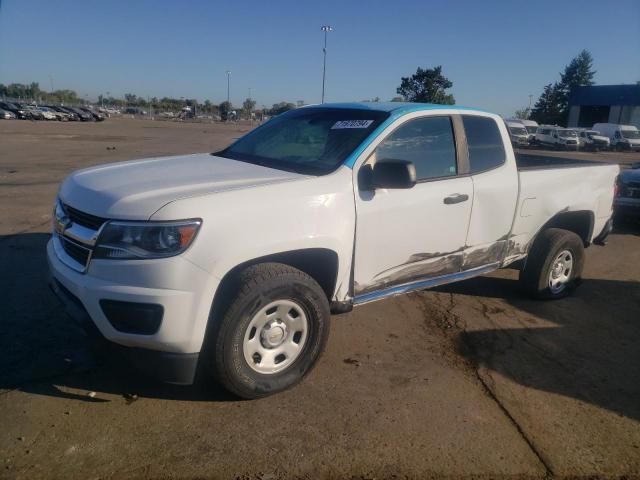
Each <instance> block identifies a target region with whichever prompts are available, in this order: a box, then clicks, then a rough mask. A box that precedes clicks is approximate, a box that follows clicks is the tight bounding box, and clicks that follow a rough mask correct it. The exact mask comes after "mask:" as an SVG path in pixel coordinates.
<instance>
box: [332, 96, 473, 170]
mask: <svg viewBox="0 0 640 480" xmlns="http://www.w3.org/2000/svg"><path fill="white" fill-rule="evenodd" d="M325 105H331V104H325ZM373 105H375V104H373ZM396 105H399V106H398V107H397V108H395V109H393V110H391V115H389V118H387V119H386V120H385V121H384V122H382V123H381V124H380V125H379V126H378V128H376V129H375V130H374V131H373V132H371V134H370V135H369V136H368V137H367V138H365V139H364V141H363V142H362V143H361V144H360V145H359V146H358V148H356V149H355V150H354V151H353V152H352V153H351V155H349V156H348V157H347V158H346V160H345V161H344V163H343V165H345V166H346V167H349V168H353V166H354V165H355V163H356V160H358V157H359V156H360V155H362V152H364V151H365V150H366V148H367V147H368V146H369V145H371V143H372V142H373V141H374V140H375V139H376V138H378V136H379V135H380V134H381V133H382V132H383V131H384V130H385V129H386V128H387V127H388V126H389V125H391V124H392V123H393V122H395V121H396V120H397V119H398V118H400V117H402V116H404V115H406V114H408V113H412V112H421V111H430V110H473V111H476V112H484V110H480V109H477V108H471V107H461V106H459V105H429V104H420V103H408V104H407V103H400V104H396Z"/></svg>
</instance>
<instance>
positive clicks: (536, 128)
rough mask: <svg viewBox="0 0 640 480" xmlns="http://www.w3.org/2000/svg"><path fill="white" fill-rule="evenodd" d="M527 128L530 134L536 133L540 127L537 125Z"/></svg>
mask: <svg viewBox="0 0 640 480" xmlns="http://www.w3.org/2000/svg"><path fill="white" fill-rule="evenodd" d="M525 128H526V129H527V132H529V133H536V131H537V130H538V127H537V126H536V125H528V126H527V127H525Z"/></svg>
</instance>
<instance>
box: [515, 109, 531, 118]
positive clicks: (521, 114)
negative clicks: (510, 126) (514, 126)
mask: <svg viewBox="0 0 640 480" xmlns="http://www.w3.org/2000/svg"><path fill="white" fill-rule="evenodd" d="M530 114H531V110H530V109H529V107H525V108H521V109H520V110H516V113H514V114H513V116H514V117H515V118H519V119H520V120H528V119H529V115H530Z"/></svg>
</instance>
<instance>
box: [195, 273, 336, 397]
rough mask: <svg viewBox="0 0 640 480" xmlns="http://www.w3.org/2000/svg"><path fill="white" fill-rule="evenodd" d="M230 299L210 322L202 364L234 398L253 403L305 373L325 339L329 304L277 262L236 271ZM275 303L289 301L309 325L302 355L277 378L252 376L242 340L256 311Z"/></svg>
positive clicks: (310, 283)
mask: <svg viewBox="0 0 640 480" xmlns="http://www.w3.org/2000/svg"><path fill="white" fill-rule="evenodd" d="M234 287H236V288H234V291H235V292H237V293H236V294H235V296H234V297H233V298H232V299H230V302H229V304H228V305H229V306H228V308H227V309H226V310H225V311H224V312H223V313H222V315H221V316H220V318H217V319H216V318H213V319H212V321H213V322H216V323H215V324H214V329H213V335H212V336H211V338H210V339H208V340H207V341H208V342H209V345H208V346H209V347H210V348H209V353H208V363H209V367H210V368H211V371H212V373H213V375H214V377H215V378H216V379H217V380H218V382H220V383H221V384H222V386H224V387H225V388H226V389H227V390H229V391H230V392H232V393H234V394H235V395H237V396H239V397H241V398H245V399H254V398H260V397H265V396H268V395H272V394H274V393H277V392H280V391H282V390H285V389H288V388H290V387H292V386H293V385H295V384H296V383H298V382H299V381H300V380H302V378H303V377H304V376H305V375H306V374H308V373H309V372H310V371H311V369H312V368H313V366H314V365H315V363H316V361H317V360H318V358H319V357H320V354H321V353H322V351H323V350H324V348H325V345H326V343H327V339H328V337H329V319H330V311H329V302H328V300H327V296H326V294H325V292H324V291H323V290H322V288H321V287H320V285H318V283H317V282H316V281H315V280H314V279H313V278H311V277H310V276H309V275H307V274H306V273H304V272H302V271H300V270H298V269H296V268H293V267H290V266H288V265H284V264H281V263H262V264H258V265H253V266H250V267H248V268H246V269H245V270H244V271H242V272H240V274H239V276H238V278H237V281H236V282H235V285H234ZM277 300H289V301H293V302H295V303H296V304H298V305H299V306H300V307H301V308H302V309H303V311H304V313H305V314H306V317H307V322H308V325H309V328H308V330H309V331H308V334H307V338H306V341H305V342H304V345H303V346H302V351H301V352H300V354H299V355H298V356H297V357H296V358H295V360H293V363H291V365H289V366H287V367H286V368H285V369H284V370H282V371H279V372H277V373H269V374H263V373H259V372H257V371H255V370H254V369H253V368H252V367H250V366H249V364H248V362H247V361H246V360H245V357H244V353H243V341H244V338H245V333H246V332H247V328H248V327H249V324H250V323H251V320H252V319H253V317H254V315H256V314H257V313H258V312H259V311H260V309H262V308H264V307H265V306H267V305H269V304H270V303H271V302H274V301H277Z"/></svg>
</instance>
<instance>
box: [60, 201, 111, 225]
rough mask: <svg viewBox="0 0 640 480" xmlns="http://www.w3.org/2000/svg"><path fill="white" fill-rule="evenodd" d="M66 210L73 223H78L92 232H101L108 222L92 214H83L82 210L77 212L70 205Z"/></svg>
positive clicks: (66, 206)
mask: <svg viewBox="0 0 640 480" xmlns="http://www.w3.org/2000/svg"><path fill="white" fill-rule="evenodd" d="M64 209H65V210H66V212H67V215H69V218H70V219H71V221H72V222H73V223H77V224H78V225H82V226H83V227H87V228H90V229H91V230H99V229H100V227H101V226H102V224H103V223H105V222H106V221H107V219H106V218H102V217H96V216H95V215H91V214H90V213H85V212H81V211H80V210H76V209H75V208H73V207H70V206H69V205H65V206H64Z"/></svg>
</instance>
